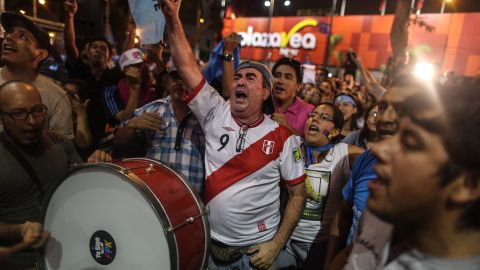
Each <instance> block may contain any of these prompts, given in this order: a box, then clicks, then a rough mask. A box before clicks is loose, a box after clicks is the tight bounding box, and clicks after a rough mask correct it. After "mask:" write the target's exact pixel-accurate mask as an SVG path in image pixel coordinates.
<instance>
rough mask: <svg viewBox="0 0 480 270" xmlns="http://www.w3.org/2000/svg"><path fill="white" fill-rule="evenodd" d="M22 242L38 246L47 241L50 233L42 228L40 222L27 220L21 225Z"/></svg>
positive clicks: (33, 246)
mask: <svg viewBox="0 0 480 270" xmlns="http://www.w3.org/2000/svg"><path fill="white" fill-rule="evenodd" d="M21 226H22V242H23V244H25V245H27V246H29V247H32V248H40V247H42V246H43V245H45V243H47V241H48V239H49V238H50V233H49V232H48V231H44V230H43V226H42V224H40V223H38V222H30V221H27V222H25V223H23V224H22V225H21Z"/></svg>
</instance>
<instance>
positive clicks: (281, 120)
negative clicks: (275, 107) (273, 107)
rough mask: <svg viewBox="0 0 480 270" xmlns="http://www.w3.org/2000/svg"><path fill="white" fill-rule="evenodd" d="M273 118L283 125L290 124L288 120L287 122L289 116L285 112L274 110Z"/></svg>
mask: <svg viewBox="0 0 480 270" xmlns="http://www.w3.org/2000/svg"><path fill="white" fill-rule="evenodd" d="M272 120H274V121H276V122H278V123H279V124H281V125H284V126H289V125H288V122H287V117H286V116H285V114H284V113H281V112H274V113H273V114H272Z"/></svg>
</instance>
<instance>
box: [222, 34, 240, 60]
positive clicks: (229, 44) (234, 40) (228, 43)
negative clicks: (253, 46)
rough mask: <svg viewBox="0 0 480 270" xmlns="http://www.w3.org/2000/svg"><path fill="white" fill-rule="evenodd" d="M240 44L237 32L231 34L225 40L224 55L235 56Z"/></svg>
mask: <svg viewBox="0 0 480 270" xmlns="http://www.w3.org/2000/svg"><path fill="white" fill-rule="evenodd" d="M238 43H239V42H238V34H237V33H235V32H232V33H230V35H228V36H226V37H225V38H224V39H223V54H224V55H225V54H233V51H234V50H235V48H237V46H238Z"/></svg>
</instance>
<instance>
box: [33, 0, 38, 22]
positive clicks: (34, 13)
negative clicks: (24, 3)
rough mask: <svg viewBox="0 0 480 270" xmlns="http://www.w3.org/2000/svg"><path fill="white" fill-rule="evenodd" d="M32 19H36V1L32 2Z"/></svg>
mask: <svg viewBox="0 0 480 270" xmlns="http://www.w3.org/2000/svg"><path fill="white" fill-rule="evenodd" d="M33 17H34V18H36V17H37V0H33Z"/></svg>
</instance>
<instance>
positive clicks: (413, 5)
mask: <svg viewBox="0 0 480 270" xmlns="http://www.w3.org/2000/svg"><path fill="white" fill-rule="evenodd" d="M410 8H411V9H414V8H415V0H412V2H411V4H410Z"/></svg>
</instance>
